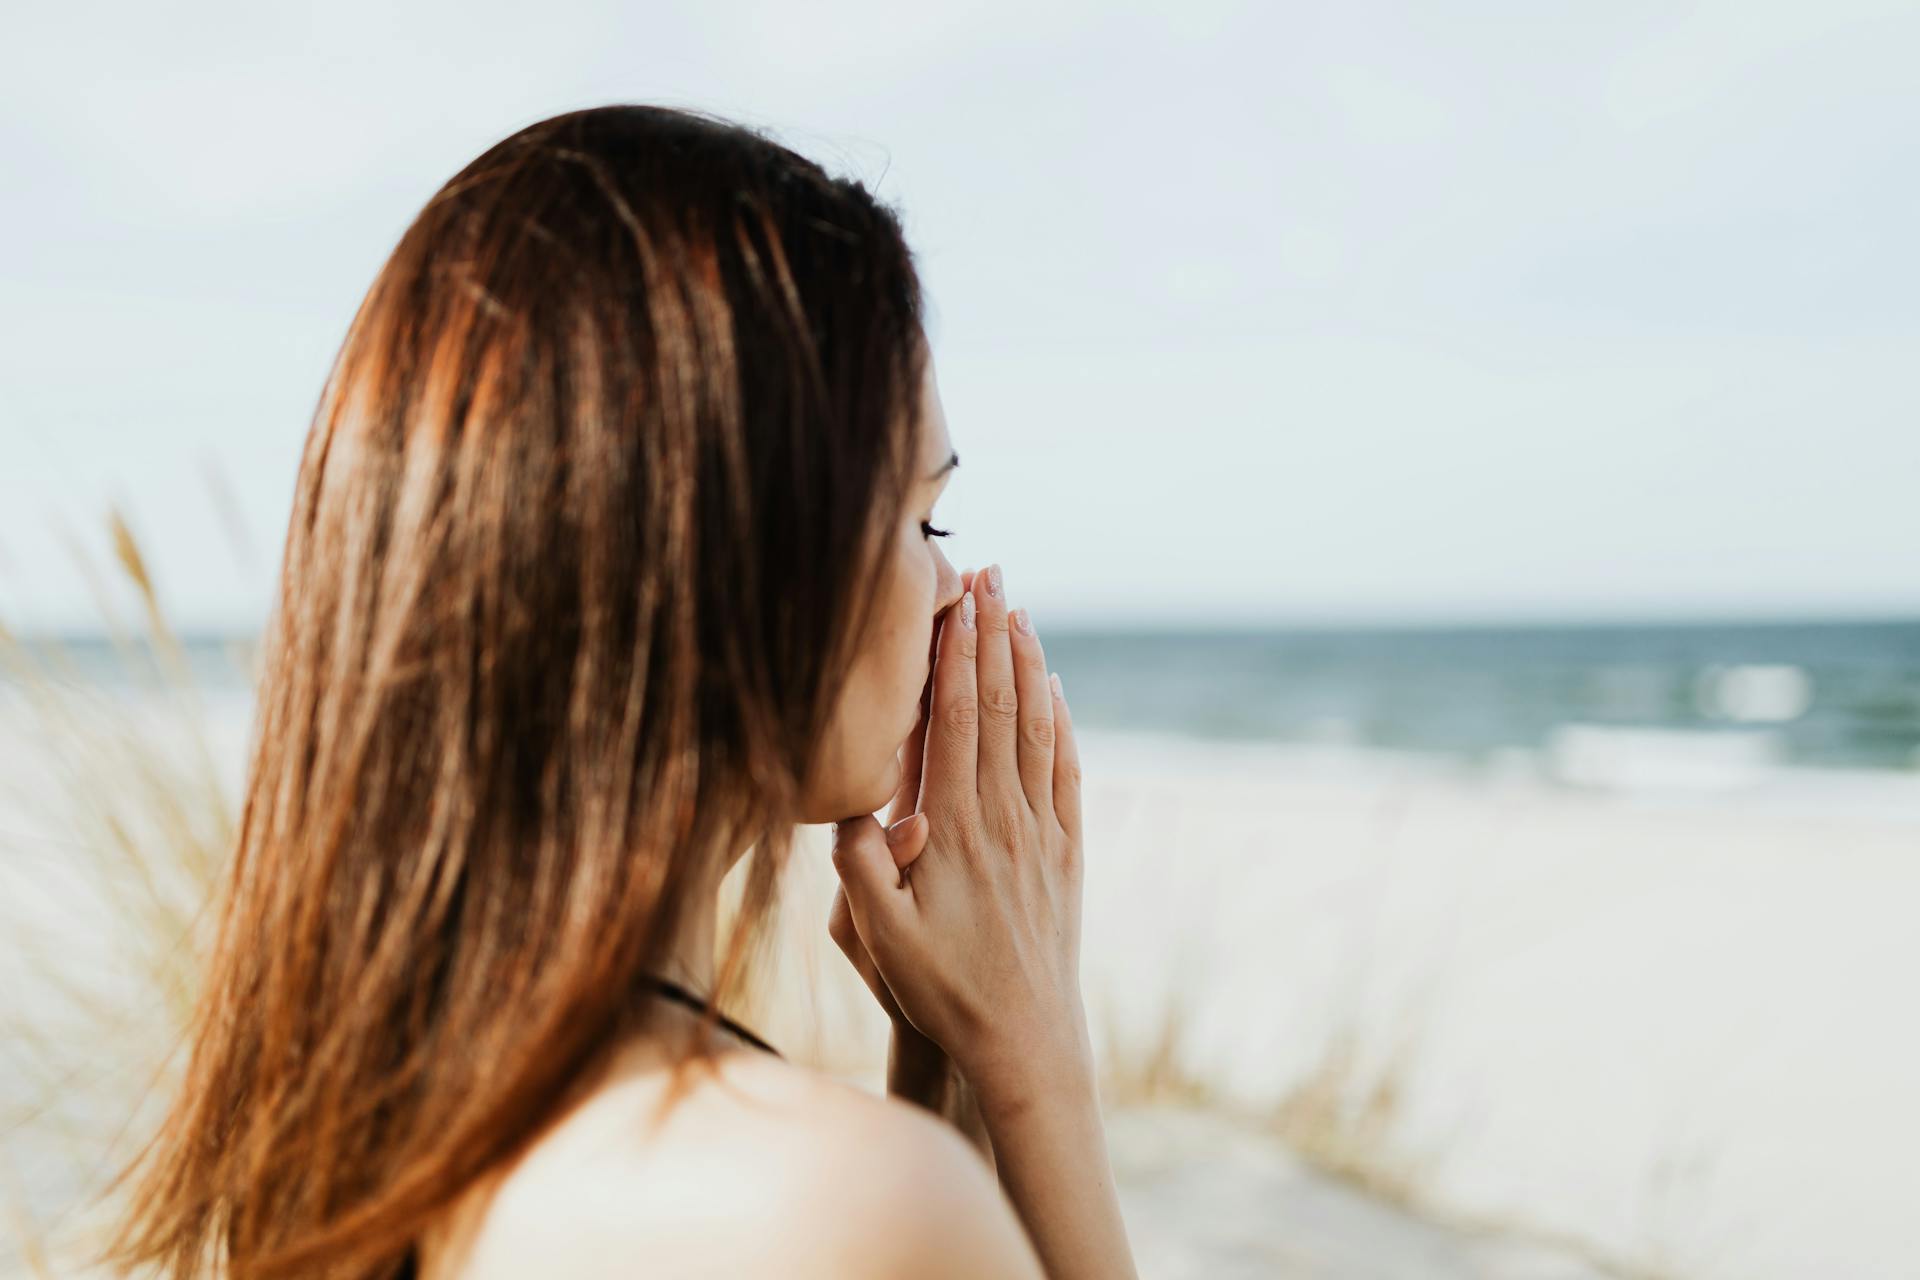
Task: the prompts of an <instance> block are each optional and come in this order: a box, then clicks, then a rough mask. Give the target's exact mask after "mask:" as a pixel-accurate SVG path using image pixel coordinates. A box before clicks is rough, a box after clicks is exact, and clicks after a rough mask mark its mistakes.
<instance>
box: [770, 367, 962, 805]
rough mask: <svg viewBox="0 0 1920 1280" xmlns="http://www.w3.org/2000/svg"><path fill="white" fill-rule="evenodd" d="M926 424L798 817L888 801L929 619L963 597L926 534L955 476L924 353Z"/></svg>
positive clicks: (914, 715)
mask: <svg viewBox="0 0 1920 1280" xmlns="http://www.w3.org/2000/svg"><path fill="white" fill-rule="evenodd" d="M921 404H922V412H923V414H924V423H925V428H924V430H923V431H922V433H921V441H920V458H919V463H920V465H919V466H918V467H917V468H916V469H915V471H914V476H915V479H914V487H913V492H912V494H911V495H909V498H908V502H907V507H906V511H905V513H904V514H903V515H902V516H901V518H900V524H899V527H898V528H896V529H894V530H892V531H891V533H890V534H889V536H888V538H887V541H886V543H885V545H884V547H883V550H882V554H883V556H885V557H886V559H887V560H888V561H889V563H888V564H886V565H885V566H883V567H882V569H881V574H882V579H881V581H880V582H879V584H878V589H879V599H878V600H877V601H876V602H875V606H874V607H875V613H874V621H873V629H872V630H871V631H870V632H868V635H867V639H866V642H865V643H864V644H863V645H862V646H861V648H860V652H859V656H858V657H857V658H856V659H855V660H854V668H853V671H852V674H851V676H850V677H849V679H848V682H847V687H846V689H845V691H844V692H843V693H842V694H841V697H840V702H839V705H838V706H837V707H836V708H835V711H834V716H833V723H832V724H831V725H830V726H829V727H828V731H827V741H826V743H825V744H824V745H823V749H822V751H821V752H820V755H819V757H818V759H817V761H816V766H817V767H816V768H815V770H814V772H813V773H812V774H810V775H809V777H808V779H807V787H806V794H805V795H804V797H803V807H804V810H805V812H804V813H803V815H802V816H801V818H800V821H802V822H811V823H819V822H837V821H838V820H840V819H841V818H849V817H853V816H855V815H857V814H862V813H873V812H874V811H876V810H878V809H880V808H882V807H883V806H885V805H886V804H888V803H889V802H890V801H891V800H892V799H893V793H894V792H895V791H896V790H897V789H898V788H899V785H900V759H899V756H900V747H901V744H903V743H904V742H905V741H906V740H907V738H908V737H909V736H910V735H911V734H912V733H913V731H914V729H915V728H916V727H917V726H918V724H919V722H920V695H921V693H922V692H923V691H924V690H925V688H926V684H927V678H928V676H929V675H931V673H932V671H933V640H934V635H935V631H934V624H935V620H936V618H937V617H938V616H939V614H940V613H941V612H942V611H943V610H945V609H947V608H948V607H950V606H952V605H953V604H955V603H957V602H958V601H959V599H960V574H959V571H958V570H956V569H955V568H954V567H953V565H951V564H950V563H948V561H947V557H946V554H945V553H944V552H943V551H942V550H941V549H940V539H939V538H937V537H934V536H933V535H931V534H929V533H927V532H926V526H927V525H928V524H931V525H933V526H934V527H936V528H937V527H939V523H940V522H939V521H938V520H936V519H934V503H935V502H936V501H937V500H938V499H939V497H940V494H941V493H942V491H943V490H945V488H946V486H947V482H948V480H949V479H950V478H951V477H952V474H953V473H952V470H951V465H952V464H954V463H957V462H958V461H959V459H958V458H956V457H955V456H954V450H953V441H952V439H951V437H949V436H948V434H947V419H946V413H945V411H944V410H943V409H942V408H941V405H940V391H939V387H938V385H937V384H936V383H935V381H934V376H933V359H932V357H931V356H929V357H928V359H927V374H926V380H925V382H924V383H923V384H922V387H921Z"/></svg>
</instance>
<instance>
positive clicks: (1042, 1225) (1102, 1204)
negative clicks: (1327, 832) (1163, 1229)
mask: <svg viewBox="0 0 1920 1280" xmlns="http://www.w3.org/2000/svg"><path fill="white" fill-rule="evenodd" d="M1024 1066H1025V1069H1024V1070H1021V1071H1018V1072H1014V1073H1003V1072H995V1073H993V1074H992V1075H991V1076H983V1078H982V1081H981V1086H982V1087H981V1091H980V1093H979V1106H980V1114H981V1118H982V1120H983V1121H984V1123H985V1125H986V1129H987V1132H988V1134H989V1135H990V1136H991V1139H992V1142H993V1150H994V1156H995V1159H996V1162H997V1164H996V1168H997V1171H998V1173H999V1175H1000V1185H1001V1186H1002V1187H1003V1188H1004V1189H1005V1190H1006V1193H1007V1198H1008V1199H1009V1200H1011V1201H1012V1202H1013V1206H1014V1209H1015V1211H1016V1212H1017V1213H1019V1215H1020V1219H1021V1221H1022V1222H1023V1223H1025V1224H1026V1228H1027V1234H1028V1235H1029V1236H1030V1237H1031V1238H1032V1240H1033V1243H1034V1247H1035V1249H1036V1250H1037V1251H1038V1252H1039V1254H1040V1258H1041V1261H1042V1263H1043V1264H1044V1265H1045V1267H1046V1271H1047V1275H1048V1276H1049V1277H1052V1280H1066V1278H1067V1277H1083V1276H1084V1277H1099V1280H1113V1278H1114V1277H1130V1276H1133V1275H1134V1274H1135V1272H1134V1266H1133V1254H1132V1251H1131V1250H1130V1248H1129V1247H1128V1244H1127V1234H1126V1226H1125V1224H1124V1223H1123V1222H1122V1221H1121V1217H1120V1199H1119V1193H1118V1191H1117V1190H1116V1188H1115V1186H1114V1180H1113V1168H1112V1165H1111V1164H1110V1162H1109V1160H1108V1157H1107V1137H1106V1126H1105V1123H1104V1122H1103V1121H1102V1119H1101V1115H1100V1095H1099V1088H1098V1086H1097V1084H1096V1083H1095V1078H1094V1070H1093V1055H1092V1053H1091V1052H1090V1051H1089V1050H1088V1048H1087V1046H1086V1043H1085V1040H1084V1037H1083V1038H1082V1039H1081V1040H1080V1042H1079V1043H1077V1044H1073V1043H1069V1044H1067V1045H1064V1046H1061V1047H1059V1048H1056V1049H1055V1050H1053V1051H1052V1052H1051V1053H1048V1052H1036V1053H1035V1054H1034V1055H1033V1057H1032V1058H1031V1059H1030V1060H1029V1061H1028V1062H1027V1063H1026V1064H1024Z"/></svg>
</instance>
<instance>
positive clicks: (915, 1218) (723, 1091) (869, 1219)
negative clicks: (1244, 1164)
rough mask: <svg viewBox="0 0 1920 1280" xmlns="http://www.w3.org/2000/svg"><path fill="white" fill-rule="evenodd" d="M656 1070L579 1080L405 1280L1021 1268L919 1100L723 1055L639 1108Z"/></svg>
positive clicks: (1007, 1223) (1019, 1250)
mask: <svg viewBox="0 0 1920 1280" xmlns="http://www.w3.org/2000/svg"><path fill="white" fill-rule="evenodd" d="M663 1085H664V1078H663V1077H660V1076H658V1074H657V1073H639V1074H636V1075H634V1076H632V1077H629V1078H624V1079H621V1078H616V1079H615V1080H613V1081H611V1082H610V1083H609V1084H607V1085H606V1086H603V1087H602V1088H600V1089H598V1090H596V1091H595V1092H594V1093H593V1094H592V1095H590V1096H589V1097H588V1098H587V1100H586V1101H585V1102H583V1103H582V1104H581V1105H580V1106H579V1107H577V1108H575V1109H574V1110H573V1111H571V1112H570V1113H569V1114H568V1115H567V1116H566V1117H565V1118H564V1119H563V1120H561V1121H560V1123H559V1124H558V1125H556V1126H555V1127H554V1128H553V1129H552V1130H550V1131H549V1132H548V1133H547V1134H546V1135H544V1136H543V1137H542V1139H541V1140H540V1141H539V1142H538V1143H537V1144H536V1145H535V1147H534V1148H533V1150H532V1151H531V1152H530V1153H529V1154H528V1156H527V1157H526V1158H524V1159H523V1160H522V1161H520V1162H519V1163H518V1164H516V1165H515V1166H514V1168H513V1169H511V1170H510V1171H509V1172H508V1173H507V1174H506V1175H505V1176H504V1177H503V1178H502V1179H501V1180H500V1182H499V1183H498V1186H497V1190H495V1191H494V1194H493V1195H492V1197H491V1199H485V1198H484V1197H476V1198H475V1200H474V1202H473V1203H472V1205H471V1206H470V1207H463V1210H462V1212H460V1213H457V1214H456V1215H454V1216H453V1218H452V1220H450V1222H449V1224H448V1225H449V1228H450V1229H449V1231H448V1232H446V1233H444V1238H443V1240H442V1241H440V1242H438V1243H437V1244H436V1247H435V1248H434V1249H433V1250H432V1251H431V1253H430V1254H428V1255H427V1256H425V1257H423V1263H425V1265H424V1266H423V1277H422V1280H456V1278H457V1280H491V1277H495V1276H508V1275H526V1274H530V1273H531V1271H532V1269H533V1268H535V1267H537V1268H538V1269H539V1270H541V1271H544V1272H545V1273H546V1274H550V1275H566V1276H582V1277H589V1276H602V1275H605V1276H614V1275H630V1274H633V1269H634V1267H635V1266H636V1265H637V1264H640V1263H643V1262H644V1263H645V1264H646V1269H648V1270H656V1269H658V1270H662V1271H664V1272H666V1273H669V1274H674V1275H705V1274H712V1275H755V1274H764V1275H783V1276H796V1277H798V1276H812V1275H819V1276H848V1277H863V1276H875V1277H878V1276H894V1275H909V1274H910V1275H923V1276H935V1277H937V1276H956V1277H957V1276H986V1275H992V1276H999V1275H1008V1276H1039V1275H1040V1267H1039V1263H1038V1261H1037V1260H1036V1258H1035V1255H1034V1253H1033V1250H1032V1246H1031V1245H1030V1244H1029V1243H1028V1242H1027V1239H1026V1236H1025V1234H1024V1232H1023V1231H1022V1230H1021V1227H1020V1224H1019V1220H1018V1219H1017V1218H1016V1217H1015V1216H1014V1213H1013V1210H1012V1208H1011V1206H1010V1205H1009V1204H1008V1203H1007V1201H1006V1199H1005V1197H1004V1196H1003V1195H1002V1194H1001V1192H1000V1189H999V1186H998V1185H997V1184H996V1183H995V1181H994V1178H993V1174H992V1172H991V1171H990V1170H989V1169H988V1167H987V1165H986V1162H985V1161H984V1160H983V1159H981V1157H980V1155H979V1153H978V1152H976V1151H975V1150H974V1149H973V1148H972V1147H970V1146H969V1145H968V1144H967V1143H966V1141H965V1140H964V1139H963V1138H961V1136H960V1135H959V1134H958V1133H957V1132H956V1131H955V1130H954V1129H953V1128H952V1127H951V1126H950V1125H947V1124H946V1123H944V1122H943V1121H941V1120H939V1119H937V1118H935V1117H933V1116H932V1115H930V1114H928V1113H927V1112H925V1111H922V1110H920V1109H919V1108H917V1107H914V1106H911V1105H909V1104H907V1103H903V1102H900V1101H898V1100H895V1099H892V1098H885V1097H880V1096H876V1095H874V1094H871V1093H868V1092H866V1091H864V1090H861V1089H859V1088H856V1087H854V1086H852V1085H849V1084H845V1083H842V1082H841V1081H838V1080H835V1079H833V1078H831V1077H829V1076H825V1075H822V1074H820V1073H818V1072H814V1071H809V1070H806V1069H804V1068H800V1067H795V1066H791V1065H788V1064H786V1063H783V1062H778V1061H775V1060H773V1059H770V1058H767V1057H765V1056H764V1055H758V1054H751V1055H750V1054H737V1053H736V1054H727V1055H724V1056H723V1057H722V1058H721V1059H720V1061H719V1063H718V1065H717V1069H716V1071H715V1072H714V1073H712V1074H711V1075H702V1076H699V1077H696V1079H695V1082H694V1084H693V1086H692V1088H691V1089H690V1090H689V1091H688V1092H687V1094H686V1096H685V1097H684V1098H683V1099H682V1100H681V1101H679V1102H678V1103H676V1104H675V1105H674V1106H673V1107H672V1108H671V1109H670V1110H669V1111H667V1112H666V1113H665V1116H664V1118H663V1119H661V1120H659V1121H658V1123H655V1121H654V1117H655V1114H656V1110H657V1104H658V1102H659V1099H660V1097H661V1094H662V1088H663Z"/></svg>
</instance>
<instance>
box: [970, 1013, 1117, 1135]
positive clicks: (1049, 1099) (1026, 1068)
mask: <svg viewBox="0 0 1920 1280" xmlns="http://www.w3.org/2000/svg"><path fill="white" fill-rule="evenodd" d="M960 1070H961V1072H962V1073H963V1074H964V1075H965V1076H966V1079H967V1082H968V1083H969V1084H970V1085H971V1086H972V1087H973V1091H974V1093H975V1095H976V1096H977V1097H978V1099H979V1106H980V1113H981V1116H982V1118H983V1119H984V1120H985V1121H986V1123H987V1125H988V1126H989V1127H990V1128H994V1129H998V1128H999V1127H1000V1126H1002V1125H1005V1124H1012V1123H1017V1122H1019V1121H1020V1120H1021V1118H1022V1117H1023V1116H1024V1115H1026V1114H1027V1113H1028V1112H1030V1111H1032V1110H1034V1109H1036V1108H1059V1107H1069V1108H1071V1107H1076V1106H1080V1105H1082V1104H1092V1105H1093V1106H1095V1107H1096V1108H1097V1107H1098V1105H1099V1085H1098V1083H1097V1080H1096V1076H1095V1071H1094V1061H1093V1045H1092V1042H1091V1040H1090V1039H1089V1037H1088V1034H1087V1027H1086V1020H1085V1018H1083V1017H1076V1018H1069V1019H1066V1020H1064V1025H1059V1026H1056V1027H1055V1028H1054V1030H1053V1034H1051V1035H1047V1036H1044V1037H1043V1036H1037V1035H1035V1036H1021V1037H1009V1038H1007V1039H1005V1040H1002V1041H1000V1042H998V1043H993V1042H989V1043H988V1044H986V1045H983V1046H982V1047H981V1048H980V1050H979V1051H978V1052H977V1053H975V1054H971V1055H969V1056H968V1058H967V1059H966V1061H965V1062H963V1063H961V1064H960Z"/></svg>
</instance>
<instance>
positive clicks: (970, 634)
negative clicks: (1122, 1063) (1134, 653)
mask: <svg viewBox="0 0 1920 1280" xmlns="http://www.w3.org/2000/svg"><path fill="white" fill-rule="evenodd" d="M999 576H1000V575H999V567H998V566H997V565H996V566H994V567H993V568H992V569H990V570H988V571H987V572H985V573H982V574H976V575H974V577H973V580H972V584H971V586H970V588H969V590H968V591H967V594H966V595H964V596H963V597H962V598H961V602H960V604H959V605H958V606H957V607H955V608H953V609H950V610H948V612H947V615H946V617H945V618H944V619H943V620H942V626H941V631H940V635H939V640H938V646H937V651H936V656H935V661H934V674H933V684H932V691H931V697H930V704H929V707H928V711H927V714H926V715H925V716H924V717H923V730H924V744H923V746H922V762H921V769H920V772H921V786H920V811H921V813H922V814H924V819H925V821H926V822H927V823H928V824H929V829H928V830H927V832H926V833H925V837H924V846H925V847H924V850H922V851H918V852H917V853H916V854H914V855H913V856H909V857H907V858H906V859H905V866H904V869H903V866H902V860H901V859H900V858H897V857H896V856H895V855H894V852H893V850H892V849H891V848H890V847H889V846H888V843H887V841H886V839H885V836H884V834H883V833H882V831H881V828H880V825H879V824H878V823H877V822H875V821H874V819H873V818H872V817H871V816H870V815H868V816H864V817H861V818H854V819H849V820H848V821H845V822H842V823H840V824H838V825H837V826H836V828H835V838H834V866H835V869H836V870H837V871H838V872H839V874H840V879H841V885H842V889H843V891H844V896H845V899H846V903H847V912H846V914H847V915H848V916H850V917H851V923H852V924H853V926H854V931H855V933H856V934H857V937H858V940H859V941H860V943H861V944H862V945H863V947H864V950H865V952H866V953H867V955H868V956H869V957H870V958H871V960H872V962H873V964H874V967H875V976H876V978H877V980H878V982H879V984H880V987H881V988H883V989H884V990H885V991H886V992H887V993H888V994H890V995H891V996H892V997H893V999H894V1001H895V1007H896V1008H898V1009H899V1010H900V1011H901V1013H902V1015H903V1016H904V1017H905V1018H906V1020H907V1021H909V1022H910V1023H911V1024H912V1025H913V1026H914V1027H916V1028H918V1029H919V1030H920V1031H921V1032H922V1033H924V1034H925V1035H926V1036H927V1037H929V1038H930V1039H931V1040H933V1041H934V1042H935V1043H937V1044H939V1045H941V1046H943V1047H944V1048H945V1049H946V1050H947V1052H948V1053H949V1054H950V1055H952V1057H953V1059H954V1060H955V1062H956V1063H957V1064H958V1065H959V1067H960V1069H961V1071H962V1072H963V1073H964V1074H965V1075H966V1077H967V1079H968V1081H969V1083H971V1084H972V1086H973V1087H974V1089H975V1090H977V1091H978V1092H979V1094H980V1096H981V1099H982V1102H983V1105H991V1106H994V1107H996V1108H998V1109H1006V1108H1010V1107H1011V1108H1018V1107H1020V1106H1022V1105H1025V1104H1026V1103H1027V1102H1028V1101H1029V1100H1031V1098H1032V1097H1033V1096H1034V1095H1037V1094H1039V1093H1044V1092H1045V1091H1046V1090H1047V1089H1048V1088H1049V1087H1050V1085H1051V1084H1052V1083H1054V1082H1056V1081H1058V1080H1059V1079H1060V1078H1061V1077H1062V1075H1063V1074H1064V1075H1066V1076H1069V1077H1072V1078H1074V1080H1075V1082H1076V1083H1078V1082H1079V1081H1080V1079H1081V1078H1082V1077H1085V1076H1087V1075H1090V1066H1091V1056H1092V1055H1091V1049H1090V1046H1089V1043H1088V1038H1087V1030H1086V1017H1085V1012H1084V1008H1083V1005H1082V1002H1081V996H1080V975H1079V961H1080V885H1081V843H1080V842H1081V827H1080V761H1079V751H1078V747H1077V745H1076V743H1075V740H1074V736H1073V724H1072V718H1071V716H1070V714H1069V713H1068V710H1067V707H1066V702H1065V700H1064V698H1062V697H1061V696H1060V694H1059V693H1058V692H1056V691H1055V689H1054V688H1052V687H1051V686H1050V682H1049V680H1048V675H1047V665H1046V655H1045V653H1044V651H1043V650H1042V648H1041V646H1040V640H1039V637H1038V636H1037V635H1034V634H1033V633H1032V631H1031V629H1030V628H1029V629H1026V630H1022V629H1021V626H1020V625H1019V622H1020V621H1021V619H1023V618H1024V617H1025V613H1024V611H1023V610H1014V611H1012V613H1011V615H1010V614H1009V610H1008V608H1007V601H1006V595H1005V591H1004V589H1003V588H1002V587H1001V586H1000V581H999ZM982 587H985V590H984V591H983V590H980V588H982ZM976 606H977V616H976ZM889 816H890V823H891V822H893V821H897V819H893V818H892V815H891V814H890V815H889ZM908 834H909V840H908V841H907V844H908V845H909V846H911V845H913V844H917V843H919V839H920V838H919V837H918V836H917V835H912V834H911V833H908ZM856 966H857V962H856ZM878 994H879V991H878V990H876V995H878Z"/></svg>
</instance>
